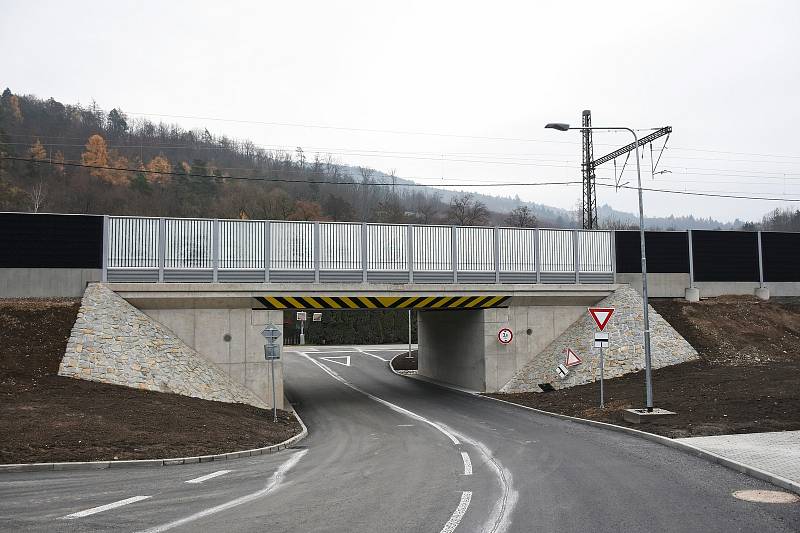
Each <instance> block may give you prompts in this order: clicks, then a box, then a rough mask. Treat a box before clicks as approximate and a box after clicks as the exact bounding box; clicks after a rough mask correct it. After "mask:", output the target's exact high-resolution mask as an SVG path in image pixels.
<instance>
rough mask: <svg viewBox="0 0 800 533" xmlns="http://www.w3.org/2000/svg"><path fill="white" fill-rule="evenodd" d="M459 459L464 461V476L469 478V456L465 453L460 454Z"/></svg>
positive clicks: (470, 463)
mask: <svg viewBox="0 0 800 533" xmlns="http://www.w3.org/2000/svg"><path fill="white" fill-rule="evenodd" d="M461 458H462V459H463V460H464V475H465V476H471V475H472V461H470V459H469V454H467V452H461Z"/></svg>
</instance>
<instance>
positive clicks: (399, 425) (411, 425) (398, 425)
mask: <svg viewBox="0 0 800 533" xmlns="http://www.w3.org/2000/svg"><path fill="white" fill-rule="evenodd" d="M397 427H399V428H413V427H414V424H397Z"/></svg>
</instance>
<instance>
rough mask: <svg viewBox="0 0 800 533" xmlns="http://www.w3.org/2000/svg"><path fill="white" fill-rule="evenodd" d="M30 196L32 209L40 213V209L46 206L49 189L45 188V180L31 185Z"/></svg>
mask: <svg viewBox="0 0 800 533" xmlns="http://www.w3.org/2000/svg"><path fill="white" fill-rule="evenodd" d="M28 197H29V198H30V200H31V211H33V212H34V213H38V212H39V209H41V208H42V206H44V201H45V199H46V198H47V191H46V190H45V188H44V182H41V181H40V182H39V183H37V184H36V185H34V186H33V187H31V190H30V192H29V193H28Z"/></svg>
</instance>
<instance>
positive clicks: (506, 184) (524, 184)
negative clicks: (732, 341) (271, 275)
mask: <svg viewBox="0 0 800 533" xmlns="http://www.w3.org/2000/svg"><path fill="white" fill-rule="evenodd" d="M0 160H9V161H25V162H29V163H30V162H33V163H36V164H45V165H61V166H69V167H81V168H89V169H100V170H115V171H121V172H133V173H142V174H159V175H164V176H178V177H188V178H211V179H235V180H244V181H265V182H276V183H297V184H301V185H302V184H320V185H349V186H354V185H356V186H359V187H360V186H364V185H366V186H375V187H392V186H396V185H393V184H392V183H380V182H367V183H363V182H362V183H359V182H355V181H326V180H290V179H286V178H280V177H272V176H215V175H213V174H193V173H182V172H173V171H166V172H160V171H157V170H147V169H135V168H124V167H111V166H96V165H85V164H83V163H71V162H63V163H59V162H53V161H46V160H35V159H29V158H25V157H11V156H0ZM281 172H287V171H281ZM306 172H309V171H306ZM413 179H435V180H439V178H413ZM582 183H583V181H580V180H578V181H546V182H534V181H526V182H493V183H487V182H481V183H444V184H436V183H413V182H412V183H404V184H402V185H400V186H401V187H444V186H446V187H540V186H554V185H580V184H582ZM597 185H598V186H601V187H617V186H616V185H613V184H610V183H597ZM617 188H620V189H631V190H636V189H637V187H633V186H630V185H620V186H618V187H617ZM642 190H643V191H648V192H657V193H665V194H678V195H686V196H706V197H713V198H730V199H736V200H764V201H774V202H800V198H784V197H768V196H745V195H735V194H724V193H711V192H702V191H686V190H684V191H676V190H670V189H657V188H652V187H642Z"/></svg>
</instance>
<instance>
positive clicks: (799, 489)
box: [389, 354, 800, 494]
mask: <svg viewBox="0 0 800 533" xmlns="http://www.w3.org/2000/svg"><path fill="white" fill-rule="evenodd" d="M401 355H402V354H401ZM395 357H397V356H395ZM392 361H394V358H392V360H391V361H389V369H390V370H391V371H392V372H393V373H395V374H397V375H398V376H402V377H404V378H408V379H415V380H417V381H421V382H423V383H430V384H431V385H435V386H437V387H442V388H445V389H449V390H452V391H454V392H458V393H461V394H466V395H467V396H472V397H478V398H483V399H485V400H492V401H495V402H500V403H504V404H507V405H511V406H513V407H517V408H519V409H526V410H528V411H533V412H536V413H539V414H542V415H546V416H550V417H553V418H560V419H562V420H569V421H571V422H576V423H578V424H585V425H587V426H594V427H597V428H602V429H608V430H611V431H616V432H618V433H625V434H627V435H632V436H635V437H639V438H643V439H646V440H649V441H651V442H657V443H659V444H662V445H664V446H668V447H670V448H674V449H676V450H680V451H683V452H685V453H688V454H690V455H694V456H696V457H701V458H703V459H706V460H708V461H711V462H712V463H716V464H719V465H722V466H724V467H727V468H730V469H731V470H734V471H736V472H740V473H742V474H747V475H749V476H751V477H754V478H756V479H760V480H762V481H766V482H768V483H772V484H773V485H775V486H776V487H780V488H782V489H786V490H788V491H791V492H794V493H796V494H800V483H797V482H795V481H792V480H790V479H786V478H785V477H781V476H779V475H777V474H773V473H771V472H767V471H766V470H761V469H759V468H755V467H753V466H750V465H746V464H744V463H740V462H738V461H734V460H732V459H728V458H727V457H723V456H721V455H717V454H715V453H712V452H709V451H707V450H703V449H702V448H698V447H697V446H692V445H691V444H686V443H685V442H679V441H676V440H674V439H670V438H669V437H662V436H661V435H656V434H654V433H647V432H646V431H640V430H638V429H633V428H628V427H625V426H618V425H616V424H609V423H607V422H598V421H596V420H587V419H585V418H578V417H575V416H569V415H562V414H559V413H551V412H550V411H543V410H541V409H536V408H535V407H528V406H527V405H521V404H518V403H514V402H509V401H507V400H501V399H500V398H493V397H492V396H485V395H484V394H481V393H480V392H476V391H470V390H467V389H462V388H459V387H455V386H452V385H449V384H447V383H442V382H439V381H436V380H432V379H426V378H424V377H423V376H419V377H418V376H413V375H411V376H409V375H405V374H400V373H399V372H397V371H396V370H395V369H394V366H393V365H392Z"/></svg>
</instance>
